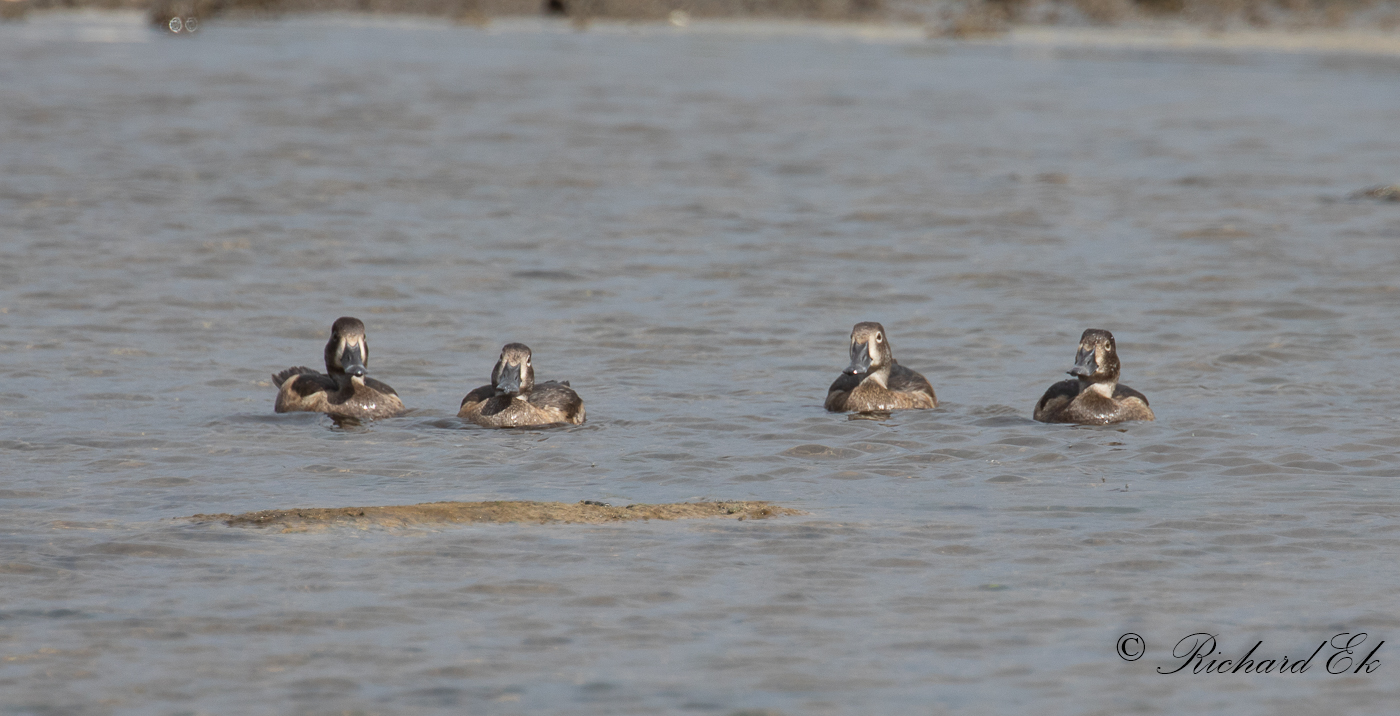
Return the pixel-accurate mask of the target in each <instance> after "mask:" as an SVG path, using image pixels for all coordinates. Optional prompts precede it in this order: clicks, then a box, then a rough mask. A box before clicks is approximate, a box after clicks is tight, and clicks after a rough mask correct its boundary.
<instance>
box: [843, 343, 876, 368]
mask: <svg viewBox="0 0 1400 716" xmlns="http://www.w3.org/2000/svg"><path fill="white" fill-rule="evenodd" d="M842 372H843V373H845V374H846V375H865V374H866V373H869V372H870V344H868V343H853V344H851V364H850V365H848V366H846V370H844V371H842Z"/></svg>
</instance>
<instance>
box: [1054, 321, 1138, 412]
mask: <svg viewBox="0 0 1400 716" xmlns="http://www.w3.org/2000/svg"><path fill="white" fill-rule="evenodd" d="M1066 372H1068V373H1069V374H1070V375H1072V376H1074V378H1073V379H1071V380H1062V381H1060V382H1058V383H1056V384H1054V385H1052V386H1050V389H1049V390H1047V391H1045V395H1043V396H1041V397H1040V402H1038V403H1036V404H1035V412H1034V413H1033V414H1032V417H1034V418H1035V419H1036V420H1039V421H1040V422H1042V423H1079V424H1081V425H1108V424H1110V423H1121V422H1126V421H1129V420H1155V419H1156V416H1155V415H1153V414H1152V408H1150V407H1148V405H1147V396H1145V395H1143V394H1142V393H1139V392H1137V391H1136V390H1133V389H1132V388H1129V387H1128V386H1126V385H1122V384H1120V383H1119V382H1118V372H1119V364H1118V345H1117V344H1116V343H1115V342H1114V340H1113V334H1112V333H1110V332H1108V331H1105V330H1102V329H1099V328H1090V329H1088V330H1086V331H1084V335H1082V336H1080V337H1079V351H1078V352H1077V353H1075V355H1074V367H1073V368H1070V369H1069V370H1068V371H1066Z"/></svg>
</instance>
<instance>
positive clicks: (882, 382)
mask: <svg viewBox="0 0 1400 716" xmlns="http://www.w3.org/2000/svg"><path fill="white" fill-rule="evenodd" d="M936 407H938V398H937V397H935V396H934V394H933V386H932V385H929V382H928V380H926V379H925V378H924V377H923V376H922V375H919V374H918V373H915V372H914V371H912V370H909V369H908V368H905V367H904V366H902V365H900V364H898V363H896V362H895V359H894V349H893V348H891V347H890V340H889V337H888V336H886V335H885V327H884V326H882V325H880V324H878V323H874V322H867V323H857V324H856V327H855V328H853V329H851V365H850V366H849V367H847V368H846V370H844V371H842V374H841V377H840V378H837V379H836V382H835V383H832V384H831V388H830V389H829V390H828V391H827V393H826V409H827V410H830V411H832V412H838V413H839V412H843V411H847V410H854V411H856V412H861V413H868V412H875V411H880V412H884V411H887V410H903V409H906V408H936Z"/></svg>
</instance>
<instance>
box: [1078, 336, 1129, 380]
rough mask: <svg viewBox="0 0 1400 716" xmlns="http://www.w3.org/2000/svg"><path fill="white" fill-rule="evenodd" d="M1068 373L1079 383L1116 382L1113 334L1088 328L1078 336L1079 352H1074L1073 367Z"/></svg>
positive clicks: (1116, 368) (1116, 370)
mask: <svg viewBox="0 0 1400 716" xmlns="http://www.w3.org/2000/svg"><path fill="white" fill-rule="evenodd" d="M1068 372H1069V374H1070V375H1072V376H1074V377H1076V378H1078V379H1079V382H1080V383H1108V384H1110V385H1112V384H1114V383H1117V382H1118V346H1117V344H1115V343H1114V342H1113V334H1112V333H1109V332H1108V331H1105V330H1101V329H1098V328H1090V329H1089V330H1087V331H1084V335H1082V336H1080V337H1079V352H1078V353H1075V354H1074V367H1073V368H1070V369H1069V371H1068Z"/></svg>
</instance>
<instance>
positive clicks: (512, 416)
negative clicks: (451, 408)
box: [457, 380, 586, 428]
mask: <svg viewBox="0 0 1400 716" xmlns="http://www.w3.org/2000/svg"><path fill="white" fill-rule="evenodd" d="M457 416H458V417H460V418H463V419H466V420H470V421H472V422H473V423H476V424H477V425H481V426H484V427H488V428H520V427H531V426H537V425H553V424H558V423H569V424H573V425H581V424H582V423H583V421H584V418H585V416H586V413H585V411H584V408H583V399H582V398H579V397H578V393H575V392H574V390H573V388H570V387H569V383H568V381H554V380H549V381H545V382H543V383H536V384H535V385H534V386H532V387H531V388H530V389H529V390H528V391H525V392H521V393H514V394H505V393H499V392H497V390H496V386H494V385H483V386H481V387H480V388H477V389H475V390H473V391H472V392H470V393H467V397H465V398H462V407H461V410H459V411H458V412H457Z"/></svg>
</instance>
